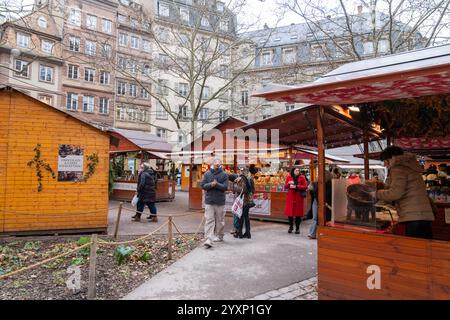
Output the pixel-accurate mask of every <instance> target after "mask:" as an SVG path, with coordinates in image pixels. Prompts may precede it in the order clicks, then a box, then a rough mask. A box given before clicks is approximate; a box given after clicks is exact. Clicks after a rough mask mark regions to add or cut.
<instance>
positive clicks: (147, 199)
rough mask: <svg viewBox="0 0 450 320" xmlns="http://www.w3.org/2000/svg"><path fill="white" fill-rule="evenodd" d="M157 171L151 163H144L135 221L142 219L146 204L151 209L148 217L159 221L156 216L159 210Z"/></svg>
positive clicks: (139, 181) (139, 184)
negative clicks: (156, 202)
mask: <svg viewBox="0 0 450 320" xmlns="http://www.w3.org/2000/svg"><path fill="white" fill-rule="evenodd" d="M156 182H157V176H156V172H155V171H154V170H153V169H152V168H151V167H150V164H149V163H144V170H143V171H142V172H141V173H140V174H139V177H138V186H137V196H138V203H137V205H136V214H135V215H134V216H133V217H132V219H133V220H134V221H140V220H141V215H142V213H143V212H144V208H145V206H148V208H149V210H150V216H149V217H148V218H147V219H149V220H151V221H152V222H158V218H157V217H156V214H157V210H156V206H155V201H156V187H157V185H156Z"/></svg>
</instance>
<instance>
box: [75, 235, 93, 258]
mask: <svg viewBox="0 0 450 320" xmlns="http://www.w3.org/2000/svg"><path fill="white" fill-rule="evenodd" d="M90 241H91V239H90V238H89V237H80V239H78V241H77V246H79V247H81V246H83V245H85V244H86V243H89V242H90ZM89 252H90V247H89V246H87V247H85V248H83V249H80V250H79V251H78V252H77V255H79V256H82V257H87V256H89Z"/></svg>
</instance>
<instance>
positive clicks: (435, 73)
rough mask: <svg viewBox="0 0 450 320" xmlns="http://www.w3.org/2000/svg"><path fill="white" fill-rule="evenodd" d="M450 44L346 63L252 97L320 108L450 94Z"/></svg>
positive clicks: (262, 91) (256, 93) (260, 92)
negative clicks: (308, 79)
mask: <svg viewBox="0 0 450 320" xmlns="http://www.w3.org/2000/svg"><path fill="white" fill-rule="evenodd" d="M449 87H450V45H442V46H437V47H431V48H426V49H421V50H416V51H410V52H405V53H399V54H394V55H388V56H384V57H380V58H375V59H369V60H363V61H357V62H353V63H348V64H345V65H343V66H341V67H339V68H337V69H335V70H333V71H332V72H330V73H328V74H326V75H324V76H322V77H321V78H319V79H318V80H316V81H314V82H311V83H306V84H302V85H300V86H297V87H295V88H287V89H274V90H270V89H269V90H267V89H263V90H261V91H259V92H255V93H253V94H252V96H255V97H262V98H265V99H267V100H275V101H286V102H290V103H294V102H297V103H312V104H317V105H333V104H338V105H342V104H358V103H367V102H375V101H385V100H397V99H403V98H412V97H420V96H426V95H437V94H443V93H447V92H449Z"/></svg>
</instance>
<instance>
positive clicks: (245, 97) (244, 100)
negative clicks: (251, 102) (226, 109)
mask: <svg viewBox="0 0 450 320" xmlns="http://www.w3.org/2000/svg"><path fill="white" fill-rule="evenodd" d="M241 105H243V106H248V91H247V90H245V91H241Z"/></svg>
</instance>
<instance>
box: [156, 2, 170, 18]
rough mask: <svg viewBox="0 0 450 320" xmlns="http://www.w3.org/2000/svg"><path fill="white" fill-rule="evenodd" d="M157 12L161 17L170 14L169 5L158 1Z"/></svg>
mask: <svg viewBox="0 0 450 320" xmlns="http://www.w3.org/2000/svg"><path fill="white" fill-rule="evenodd" d="M158 14H159V15H160V16H162V17H168V16H169V15H170V9H169V6H168V5H167V4H163V3H160V2H158Z"/></svg>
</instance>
